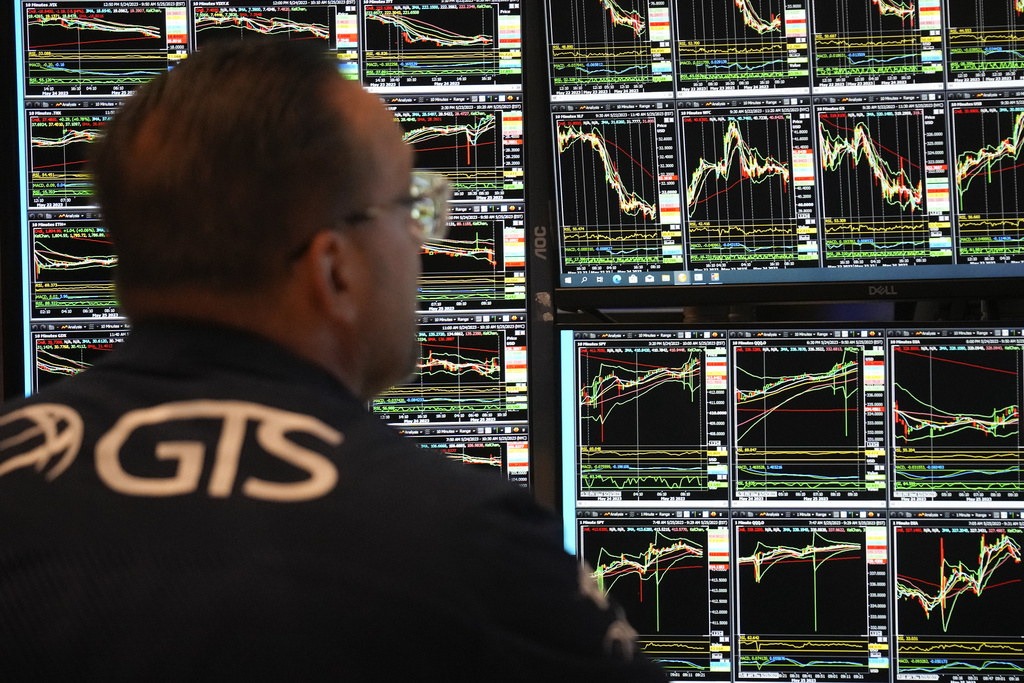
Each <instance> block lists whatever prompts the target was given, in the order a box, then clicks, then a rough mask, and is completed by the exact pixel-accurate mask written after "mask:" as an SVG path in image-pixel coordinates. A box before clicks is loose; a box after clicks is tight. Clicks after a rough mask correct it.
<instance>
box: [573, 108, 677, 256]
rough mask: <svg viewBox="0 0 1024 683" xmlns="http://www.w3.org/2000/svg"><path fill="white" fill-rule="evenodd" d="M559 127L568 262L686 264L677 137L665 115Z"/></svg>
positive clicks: (596, 120)
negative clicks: (680, 212)
mask: <svg viewBox="0 0 1024 683" xmlns="http://www.w3.org/2000/svg"><path fill="white" fill-rule="evenodd" d="M556 127H557V143H558V159H557V163H558V174H559V194H560V197H561V202H560V204H559V211H560V217H559V221H560V225H561V229H562V251H563V259H564V263H565V266H566V267H567V268H570V269H583V270H601V269H619V270H637V269H640V270H651V269H657V268H660V267H661V266H662V265H666V264H672V263H678V264H682V261H683V254H682V240H681V234H680V229H681V227H680V219H681V217H680V215H679V205H678V201H679V200H678V196H679V195H678V180H677V178H678V172H677V171H676V169H675V159H674V150H675V142H676V141H675V136H674V132H673V131H672V130H671V129H670V128H669V122H668V121H667V120H666V119H665V117H664V114H652V115H648V116H642V115H637V116H633V115H630V116H629V118H610V117H609V118H586V119H583V118H577V117H573V118H566V119H558V120H557V126H556ZM666 202H667V204H668V206H666V205H665V204H666Z"/></svg>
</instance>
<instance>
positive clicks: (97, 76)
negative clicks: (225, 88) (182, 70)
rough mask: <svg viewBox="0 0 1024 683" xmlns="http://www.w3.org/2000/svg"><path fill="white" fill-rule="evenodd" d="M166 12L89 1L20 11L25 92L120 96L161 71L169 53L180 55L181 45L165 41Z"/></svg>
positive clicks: (48, 94) (28, 93) (182, 29)
mask: <svg viewBox="0 0 1024 683" xmlns="http://www.w3.org/2000/svg"><path fill="white" fill-rule="evenodd" d="M139 4H140V5H148V6H150V7H154V8H157V7H159V5H158V4H156V3H148V2H145V3H139ZM166 11H167V10H166V9H165V8H160V9H159V10H157V11H155V12H139V11H137V10H133V9H132V8H122V7H97V6H95V5H94V4H93V3H89V2H86V3H82V6H81V7H79V8H73V7H68V6H62V7H61V8H59V10H58V9H56V8H30V9H28V10H26V14H25V35H26V44H27V47H28V59H27V64H26V77H27V81H26V84H25V92H26V94H27V95H43V96H55V95H99V96H102V95H111V94H114V95H124V94H127V93H128V92H130V91H131V90H132V89H134V88H136V87H138V86H139V85H141V84H142V83H145V82H146V81H148V80H150V79H152V78H153V77H154V76H156V75H157V74H159V73H161V72H163V71H166V70H167V68H168V66H169V64H170V63H171V58H172V57H175V58H176V57H179V56H184V45H181V46H180V49H179V47H174V46H172V47H169V46H168V39H167V36H168V21H167V16H166ZM181 32H182V33H184V26H182V27H181Z"/></svg>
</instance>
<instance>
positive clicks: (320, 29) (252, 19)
mask: <svg viewBox="0 0 1024 683" xmlns="http://www.w3.org/2000/svg"><path fill="white" fill-rule="evenodd" d="M192 27H193V30H194V31H195V42H196V47H197V48H198V49H202V48H203V46H204V45H207V44H209V43H210V42H211V41H216V40H223V39H224V38H225V37H227V36H230V37H231V38H234V39H236V40H245V39H247V38H252V37H258V36H270V37H275V38H280V39H284V40H303V41H318V42H322V43H323V48H324V49H325V50H326V49H328V48H329V47H330V46H331V33H332V31H333V27H334V11H333V9H332V8H330V7H305V6H302V5H299V4H296V5H294V6H291V7H288V6H283V7H282V6H274V5H263V6H260V5H252V4H245V5H243V6H241V7H231V6H228V7H223V6H218V7H193V17H192Z"/></svg>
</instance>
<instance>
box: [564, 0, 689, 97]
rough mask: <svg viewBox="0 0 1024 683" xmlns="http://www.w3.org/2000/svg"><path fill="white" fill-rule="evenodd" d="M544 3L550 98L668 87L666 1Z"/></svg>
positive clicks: (657, 90)
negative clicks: (546, 16) (548, 38)
mask: <svg viewBox="0 0 1024 683" xmlns="http://www.w3.org/2000/svg"><path fill="white" fill-rule="evenodd" d="M546 4H547V6H548V7H547V11H548V28H549V36H550V40H549V49H550V56H549V64H550V67H551V73H550V78H551V92H552V94H553V96H554V97H556V98H557V97H559V96H564V95H581V94H600V93H611V92H617V93H622V92H634V93H645V92H647V93H656V92H670V91H671V89H672V75H671V68H672V60H671V50H670V49H668V46H669V43H668V38H669V36H670V33H669V29H668V26H669V25H670V15H669V8H668V0H639V1H638V0H566V1H564V2H557V3H555V2H552V3H546Z"/></svg>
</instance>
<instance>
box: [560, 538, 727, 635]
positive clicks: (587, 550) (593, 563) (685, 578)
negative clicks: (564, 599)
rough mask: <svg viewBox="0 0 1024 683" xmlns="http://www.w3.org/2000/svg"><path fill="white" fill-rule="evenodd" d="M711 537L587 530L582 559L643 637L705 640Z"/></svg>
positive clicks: (583, 541) (582, 540) (583, 540)
mask: <svg viewBox="0 0 1024 683" xmlns="http://www.w3.org/2000/svg"><path fill="white" fill-rule="evenodd" d="M707 548H708V532H707V529H702V528H699V527H683V526H680V527H668V528H664V529H662V528H657V527H650V526H625V525H623V526H616V527H583V528H582V529H581V548H580V549H581V557H582V558H583V560H584V561H585V562H586V563H587V564H588V565H589V566H590V567H592V568H593V574H592V575H593V576H594V578H595V579H596V580H597V582H598V586H599V587H600V588H601V590H602V591H603V592H605V593H608V594H609V595H610V596H611V597H612V598H613V599H614V600H615V601H616V602H617V603H618V604H620V605H622V607H623V608H624V609H625V611H626V616H627V618H628V620H629V622H630V624H631V625H632V626H633V628H635V629H637V631H639V632H640V633H643V634H652V635H656V634H669V633H671V634H673V635H705V634H706V632H705V629H706V626H707V617H706V615H707V614H708V610H709V608H708V604H709V603H708V589H707V587H708V557H707Z"/></svg>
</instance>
